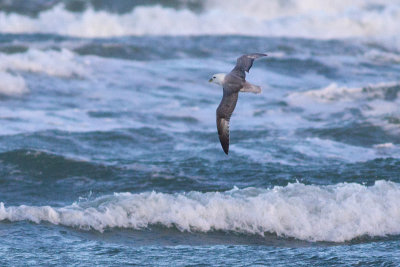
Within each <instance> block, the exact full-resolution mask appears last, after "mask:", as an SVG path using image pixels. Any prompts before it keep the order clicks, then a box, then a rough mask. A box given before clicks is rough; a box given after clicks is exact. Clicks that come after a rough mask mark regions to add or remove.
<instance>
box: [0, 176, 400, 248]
mask: <svg viewBox="0 0 400 267" xmlns="http://www.w3.org/2000/svg"><path fill="white" fill-rule="evenodd" d="M4 220H8V221H23V220H27V221H32V222H35V223H41V222H49V223H53V224H57V225H65V226H71V227H77V228H79V229H86V230H89V229H94V230H97V231H100V232H103V231H104V230H105V229H107V228H129V229H138V230H140V229H143V228H146V227H149V226H151V225H162V226H164V227H175V228H177V229H178V230H180V231H189V232H191V231H200V232H210V231H215V230H219V231H226V232H236V233H246V234H256V235H261V236H264V235H265V233H273V234H276V235H278V236H285V237H293V238H297V239H301V240H307V241H329V242H344V241H348V240H352V239H354V238H359V237H363V236H370V237H378V236H379V237H383V236H387V235H397V234H400V223H399V222H400V184H398V183H394V182H388V181H376V182H375V185H373V186H365V185H360V184H356V183H350V184H347V183H342V184H337V185H330V186H316V185H304V184H301V183H295V184H289V185H287V186H285V187H280V186H275V187H273V188H271V189H262V188H258V189H257V188H247V189H237V188H235V189H234V190H231V191H227V192H209V193H201V192H188V193H175V194H166V193H156V192H145V193H139V194H132V193H115V194H114V195H106V196H102V197H99V198H96V199H93V200H90V201H83V202H77V203H74V204H72V205H70V206H66V207H51V206H26V205H21V206H10V207H6V206H5V205H4V203H0V221H4Z"/></svg>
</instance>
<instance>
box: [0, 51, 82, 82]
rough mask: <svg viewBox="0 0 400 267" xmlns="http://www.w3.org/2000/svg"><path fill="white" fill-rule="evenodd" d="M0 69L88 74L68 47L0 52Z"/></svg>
mask: <svg viewBox="0 0 400 267" xmlns="http://www.w3.org/2000/svg"><path fill="white" fill-rule="evenodd" d="M0 70H8V71H26V72H34V73H43V74H46V75H49V76H58V77H64V78H67V77H74V76H77V77H85V76H86V75H87V74H88V71H87V69H86V68H85V63H84V62H83V61H79V59H78V56H76V55H75V53H73V52H72V51H70V50H68V49H61V50H60V51H55V50H38V49H29V50H28V51H26V52H24V53H18V54H2V53H0Z"/></svg>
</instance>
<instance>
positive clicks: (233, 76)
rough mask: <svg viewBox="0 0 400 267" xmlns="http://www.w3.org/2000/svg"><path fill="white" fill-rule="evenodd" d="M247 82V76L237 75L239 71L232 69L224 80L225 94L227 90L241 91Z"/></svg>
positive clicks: (229, 91) (231, 91) (232, 91)
mask: <svg viewBox="0 0 400 267" xmlns="http://www.w3.org/2000/svg"><path fill="white" fill-rule="evenodd" d="M245 82H246V80H245V78H243V77H241V76H240V75H237V73H235V72H233V71H231V72H230V73H228V74H227V75H226V76H225V80H224V85H223V86H224V96H225V91H226V92H227V93H235V92H239V90H240V89H241V88H242V87H243V85H244V83H245Z"/></svg>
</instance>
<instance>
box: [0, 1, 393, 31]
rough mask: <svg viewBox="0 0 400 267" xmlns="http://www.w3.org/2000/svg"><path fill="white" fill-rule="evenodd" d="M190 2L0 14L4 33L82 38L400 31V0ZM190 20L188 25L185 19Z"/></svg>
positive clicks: (62, 6)
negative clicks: (125, 8)
mask: <svg viewBox="0 0 400 267" xmlns="http://www.w3.org/2000/svg"><path fill="white" fill-rule="evenodd" d="M199 5H200V6H201V8H200V9H197V10H196V9H192V8H190V7H188V6H182V5H176V6H162V5H148V4H147V5H135V6H134V7H133V9H132V10H131V11H129V12H127V13H122V14H118V13H110V12H108V11H105V10H95V9H93V7H89V8H86V9H82V10H81V11H80V12H72V11H69V10H67V9H66V8H65V6H64V5H62V4H58V5H55V6H53V7H52V8H50V9H46V10H43V11H41V12H39V13H38V14H37V16H35V17H30V16H27V15H21V14H17V13H6V12H0V31H1V32H3V33H53V34H60V35H70V36H80V37H110V36H126V35H138V36H141V35H252V36H290V37H310V38H323V39H325V38H348V37H382V36H396V35H398V34H399V27H398V20H399V18H400V2H399V1H391V2H390V3H389V2H386V1H379V0H368V1H361V0H358V1H352V3H351V4H349V2H348V1H345V0H337V1H332V2H330V3H321V2H320V1H316V0H308V1H298V0H291V1H278V0H274V1H262V0H251V1H247V2H246V5H243V2H242V1H239V0H237V1H233V2H232V1H216V0H208V1H206V2H205V3H202V4H199ZM182 21H185V23H182Z"/></svg>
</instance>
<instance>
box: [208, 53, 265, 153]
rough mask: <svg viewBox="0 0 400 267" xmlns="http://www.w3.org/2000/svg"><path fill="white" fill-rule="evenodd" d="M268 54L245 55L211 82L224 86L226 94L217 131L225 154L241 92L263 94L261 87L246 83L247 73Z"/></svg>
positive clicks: (218, 112)
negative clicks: (231, 122)
mask: <svg viewBox="0 0 400 267" xmlns="http://www.w3.org/2000/svg"><path fill="white" fill-rule="evenodd" d="M266 56H267V55H266V54H260V53H254V54H248V55H243V56H241V57H239V58H238V59H237V62H236V66H235V67H234V68H233V70H232V71H231V72H230V73H228V74H225V73H217V74H214V75H213V76H212V78H211V79H210V80H209V82H213V83H216V84H219V85H221V86H222V88H223V91H224V94H223V97H222V100H221V103H220V104H219V106H218V108H217V129H218V136H219V141H220V142H221V146H222V149H223V150H224V152H225V154H227V155H228V152H229V120H230V118H231V116H232V113H233V110H234V109H235V106H236V102H237V100H238V95H239V92H251V93H255V94H259V93H261V87H260V86H257V85H253V84H251V83H248V82H246V73H245V71H247V72H249V70H250V68H251V66H253V61H254V60H255V59H257V58H260V57H266Z"/></svg>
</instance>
